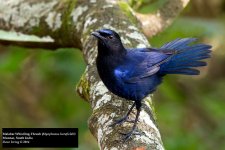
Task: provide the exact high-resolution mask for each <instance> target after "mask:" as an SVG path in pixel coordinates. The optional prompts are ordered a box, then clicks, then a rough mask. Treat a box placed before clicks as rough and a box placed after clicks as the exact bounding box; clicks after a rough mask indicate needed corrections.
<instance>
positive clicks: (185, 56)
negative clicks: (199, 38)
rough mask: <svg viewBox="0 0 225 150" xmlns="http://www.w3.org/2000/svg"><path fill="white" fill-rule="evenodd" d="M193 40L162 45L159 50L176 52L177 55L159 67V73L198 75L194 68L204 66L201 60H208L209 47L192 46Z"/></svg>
mask: <svg viewBox="0 0 225 150" xmlns="http://www.w3.org/2000/svg"><path fill="white" fill-rule="evenodd" d="M195 40H196V39H195V38H184V39H176V40H174V41H172V42H169V43H167V44H165V45H163V46H162V47H161V48H160V49H161V50H176V51H177V54H175V55H174V56H172V57H171V59H170V60H169V61H167V62H165V63H163V64H162V65H161V66H160V70H159V73H160V74H162V75H164V74H186V75H198V74H199V73H200V72H199V70H197V69H194V67H201V66H206V65H207V64H206V62H203V61H202V60H203V59H206V58H209V57H210V53H211V50H210V49H211V46H210V45H206V44H192V45H190V43H191V42H194V41H195Z"/></svg>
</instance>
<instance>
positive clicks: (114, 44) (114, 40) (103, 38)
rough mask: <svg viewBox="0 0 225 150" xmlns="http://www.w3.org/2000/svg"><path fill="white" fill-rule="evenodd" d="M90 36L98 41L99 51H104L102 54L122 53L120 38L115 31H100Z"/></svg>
mask: <svg viewBox="0 0 225 150" xmlns="http://www.w3.org/2000/svg"><path fill="white" fill-rule="evenodd" d="M91 34H92V35H93V36H95V37H96V38H97V39H98V47H99V48H98V50H99V51H104V53H111V54H112V53H115V52H120V51H124V47H123V44H122V42H121V39H120V36H119V35H118V33H116V32H115V31H113V30H110V29H101V30H97V31H94V32H92V33H91ZM100 47H101V48H100ZM101 49H102V50H101Z"/></svg>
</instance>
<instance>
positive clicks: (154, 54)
mask: <svg viewBox="0 0 225 150" xmlns="http://www.w3.org/2000/svg"><path fill="white" fill-rule="evenodd" d="M92 35H93V36H95V37H96V38H97V39H98V55H97V59H96V65H97V70H98V74H99V76H100V78H101V80H102V81H103V83H104V84H105V86H106V87H107V88H108V89H109V91H111V92H112V93H114V94H115V95H118V96H120V97H122V98H125V99H127V100H131V101H134V103H133V105H132V106H131V108H130V109H129V110H128V112H127V114H126V115H125V116H124V117H122V118H121V119H119V120H116V121H115V122H114V123H113V125H112V126H115V125H116V124H122V123H123V122H124V121H126V120H127V118H128V116H129V114H130V113H131V111H132V109H133V108H134V107H136V110H137V113H136V118H135V120H134V122H133V123H134V124H133V127H132V129H131V130H130V131H129V132H128V133H125V134H124V139H128V138H129V137H130V136H131V135H132V134H134V131H135V129H136V125H137V121H138V118H139V115H140V111H141V106H142V104H141V101H142V99H144V98H145V97H146V96H147V95H148V94H150V93H153V92H154V91H155V90H156V87H157V86H158V85H159V84H160V83H161V82H162V78H163V77H164V76H165V75H167V74H184V75H198V74H199V73H200V72H199V70H197V69H196V68H195V67H201V66H206V65H207V64H206V62H204V61H202V60H203V59H206V58H209V57H210V53H211V50H210V49H211V46H210V45H206V44H191V43H192V42H194V41H196V39H195V38H183V39H176V40H174V41H171V42H169V43H167V44H165V45H163V46H162V47H160V48H131V49H127V48H125V47H124V46H123V44H122V42H121V39H120V36H119V35H118V34H117V33H116V32H115V31H113V30H110V29H101V30H98V31H95V32H92Z"/></svg>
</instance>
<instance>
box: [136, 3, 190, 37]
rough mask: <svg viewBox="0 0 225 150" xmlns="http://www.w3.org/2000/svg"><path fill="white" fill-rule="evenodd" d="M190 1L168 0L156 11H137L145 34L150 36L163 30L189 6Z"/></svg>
mask: <svg viewBox="0 0 225 150" xmlns="http://www.w3.org/2000/svg"><path fill="white" fill-rule="evenodd" d="M189 1H190V0H167V2H166V3H165V4H164V5H163V7H162V8H160V9H159V10H158V11H157V12H156V13H153V14H140V13H136V16H137V19H138V20H139V21H140V22H141V25H142V30H143V32H144V34H145V35H146V36H148V37H152V36H154V35H156V34H158V33H159V32H162V31H163V30H164V29H165V28H166V27H168V26H169V25H170V24H171V23H172V22H173V20H174V19H175V18H176V17H177V16H178V14H179V13H180V12H181V11H182V10H183V9H184V8H185V7H186V6H187V4H188V2H189Z"/></svg>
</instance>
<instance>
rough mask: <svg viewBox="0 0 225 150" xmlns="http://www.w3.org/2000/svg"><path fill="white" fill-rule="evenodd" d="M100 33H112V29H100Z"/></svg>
mask: <svg viewBox="0 0 225 150" xmlns="http://www.w3.org/2000/svg"><path fill="white" fill-rule="evenodd" d="M99 32H100V33H105V34H108V35H111V34H113V31H112V30H110V29H102V30H99Z"/></svg>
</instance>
